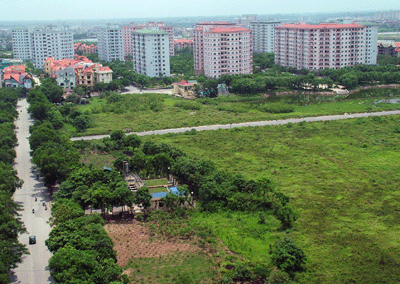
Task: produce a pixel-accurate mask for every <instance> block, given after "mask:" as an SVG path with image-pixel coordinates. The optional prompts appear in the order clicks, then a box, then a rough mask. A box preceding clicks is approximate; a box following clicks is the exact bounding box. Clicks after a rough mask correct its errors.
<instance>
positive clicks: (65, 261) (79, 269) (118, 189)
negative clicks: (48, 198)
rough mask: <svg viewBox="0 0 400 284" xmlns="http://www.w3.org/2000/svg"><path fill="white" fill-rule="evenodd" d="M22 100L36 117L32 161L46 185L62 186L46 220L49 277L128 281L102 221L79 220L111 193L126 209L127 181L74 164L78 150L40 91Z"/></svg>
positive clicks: (61, 280) (93, 217)
mask: <svg viewBox="0 0 400 284" xmlns="http://www.w3.org/2000/svg"><path fill="white" fill-rule="evenodd" d="M27 99H28V102H29V103H30V106H29V108H28V112H29V113H30V114H31V116H32V117H33V118H35V123H34V125H33V126H32V127H31V128H30V132H31V135H30V137H29V143H30V146H31V156H32V161H33V163H34V164H35V165H37V166H38V168H39V171H40V174H41V176H43V178H44V182H45V185H46V186H48V187H49V188H51V187H52V186H54V185H55V184H56V183H61V186H60V190H59V191H58V192H57V194H56V195H55V200H56V202H55V203H54V206H53V207H52V217H51V218H50V224H51V225H52V226H53V229H52V231H51V233H50V236H49V239H48V240H46V245H47V246H48V248H49V250H50V251H52V252H53V256H52V257H51V258H50V260H49V267H50V269H51V272H50V273H51V275H52V277H53V278H54V279H55V280H56V282H58V283H83V282H88V283H123V282H124V283H127V282H126V280H124V277H122V276H121V274H122V269H121V268H120V267H118V265H117V264H116V254H115V252H114V251H113V244H112V241H111V239H110V238H109V237H108V235H107V233H106V231H105V229H104V228H103V225H104V220H103V219H102V218H101V217H100V216H97V215H90V216H84V211H83V208H85V206H87V205H89V204H90V205H92V206H93V207H94V208H101V209H102V210H103V211H105V210H106V208H109V207H108V203H107V202H108V201H109V199H110V196H109V193H110V192H111V193H112V198H114V199H112V200H111V202H112V204H113V205H116V206H119V205H121V204H124V205H125V203H124V201H122V200H125V201H126V199H127V198H128V199H129V194H131V193H130V191H129V190H128V189H127V186H126V183H125V182H124V181H123V179H122V178H121V176H119V175H118V174H117V173H115V172H114V173H111V174H110V175H106V174H105V173H104V172H102V171H95V170H92V169H89V168H85V167H83V166H82V165H81V164H80V163H79V153H78V150H77V148H76V147H74V146H73V143H72V142H71V141H70V139H69V137H67V136H66V135H64V134H62V133H61V132H60V131H57V128H59V124H58V123H57V120H56V119H55V117H56V116H57V115H55V113H57V112H58V110H57V109H56V108H55V106H54V104H52V103H51V102H50V101H49V100H48V98H47V96H46V95H45V94H44V93H43V91H42V90H41V88H35V89H33V90H31V91H30V93H29V94H28V97H27ZM84 178H86V180H85V179H84ZM89 179H91V181H92V183H90V182H89ZM74 181H77V182H76V183H73V182H74ZM110 189H114V191H111V190H110ZM82 193H84V195H83V196H79V195H80V194H82ZM117 196H119V197H117ZM65 197H66V198H68V199H66V198H65ZM118 198H119V201H116V199H118ZM89 199H90V200H91V201H89ZM128 202H129V204H130V205H131V204H132V201H130V200H129V201H128ZM66 235H68V236H69V237H68V238H66Z"/></svg>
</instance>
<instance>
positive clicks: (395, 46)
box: [378, 42, 400, 57]
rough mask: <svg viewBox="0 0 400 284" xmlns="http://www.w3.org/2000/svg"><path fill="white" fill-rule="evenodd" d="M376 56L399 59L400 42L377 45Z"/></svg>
mask: <svg viewBox="0 0 400 284" xmlns="http://www.w3.org/2000/svg"><path fill="white" fill-rule="evenodd" d="M378 54H379V55H389V56H392V57H400V42H392V43H378Z"/></svg>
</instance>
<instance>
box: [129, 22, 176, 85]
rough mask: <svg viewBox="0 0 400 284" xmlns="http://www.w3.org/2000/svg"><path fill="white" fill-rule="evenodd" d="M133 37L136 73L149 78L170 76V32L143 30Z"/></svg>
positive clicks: (136, 32) (134, 33)
mask: <svg viewBox="0 0 400 284" xmlns="http://www.w3.org/2000/svg"><path fill="white" fill-rule="evenodd" d="M132 35H133V36H132V40H133V68H134V70H135V72H137V73H139V74H143V75H146V76H149V77H163V76H170V66H169V54H170V53H169V34H168V32H165V31H161V30H158V29H142V30H138V31H135V32H133V33H132Z"/></svg>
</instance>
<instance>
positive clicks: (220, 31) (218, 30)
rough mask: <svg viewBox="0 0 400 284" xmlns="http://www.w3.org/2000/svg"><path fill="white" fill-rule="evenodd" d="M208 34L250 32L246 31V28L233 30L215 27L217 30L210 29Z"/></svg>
mask: <svg viewBox="0 0 400 284" xmlns="http://www.w3.org/2000/svg"><path fill="white" fill-rule="evenodd" d="M208 32H211V33H234V32H250V30H249V29H246V28H242V27H234V28H221V27H217V28H211V29H210V30H208Z"/></svg>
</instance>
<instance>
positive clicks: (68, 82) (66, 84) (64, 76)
mask: <svg viewBox="0 0 400 284" xmlns="http://www.w3.org/2000/svg"><path fill="white" fill-rule="evenodd" d="M55 77H56V82H57V85H59V86H61V87H63V88H71V89H73V88H75V86H76V83H75V70H74V68H73V67H72V66H68V67H66V68H65V69H60V70H57V71H56V72H55Z"/></svg>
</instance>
